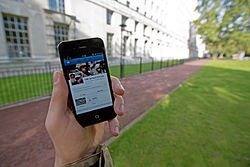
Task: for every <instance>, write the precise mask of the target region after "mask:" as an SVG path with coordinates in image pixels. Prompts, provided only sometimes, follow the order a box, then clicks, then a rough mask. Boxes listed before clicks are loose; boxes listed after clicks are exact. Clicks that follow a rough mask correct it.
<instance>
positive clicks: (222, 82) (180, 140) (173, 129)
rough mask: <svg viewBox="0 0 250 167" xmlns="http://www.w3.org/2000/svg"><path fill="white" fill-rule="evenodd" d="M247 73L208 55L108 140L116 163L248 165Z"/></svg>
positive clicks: (242, 66)
mask: <svg viewBox="0 0 250 167" xmlns="http://www.w3.org/2000/svg"><path fill="white" fill-rule="evenodd" d="M249 73H250V61H232V60H215V61H210V62H209V64H208V65H207V66H206V67H204V68H203V69H201V71H199V72H198V73H196V74H195V75H194V76H193V77H192V78H190V79H188V80H187V81H186V82H185V83H184V84H183V85H182V86H181V87H180V88H178V89H177V90H176V91H175V92H173V93H172V94H171V95H170V96H168V97H166V98H164V99H163V100H162V101H161V102H160V104H158V105H156V106H155V107H154V108H153V109H152V110H151V111H150V112H148V114H146V115H145V117H143V118H142V119H141V120H140V121H139V122H137V123H136V124H134V125H133V126H132V127H131V128H130V129H128V130H127V131H126V132H125V133H123V134H122V135H121V136H120V137H119V138H118V139H116V140H115V141H114V142H113V143H112V144H111V145H110V146H109V147H110V151H111V154H112V157H113V160H114V163H115V165H116V166H117V167H127V166H131V167H144V166H146V167H165V166H166V167H249V165H250V161H249V158H250V131H249V129H250V124H249V121H250V112H249V111H250V103H249V99H250V91H249V83H250V75H249ZM131 98H132V97H131Z"/></svg>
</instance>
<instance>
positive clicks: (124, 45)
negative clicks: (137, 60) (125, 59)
mask: <svg viewBox="0 0 250 167" xmlns="http://www.w3.org/2000/svg"><path fill="white" fill-rule="evenodd" d="M127 48H128V36H124V37H123V56H127Z"/></svg>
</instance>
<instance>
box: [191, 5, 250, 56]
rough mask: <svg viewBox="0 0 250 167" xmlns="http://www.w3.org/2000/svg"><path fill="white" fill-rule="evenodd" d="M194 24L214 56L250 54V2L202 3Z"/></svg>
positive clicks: (198, 8)
mask: <svg viewBox="0 0 250 167" xmlns="http://www.w3.org/2000/svg"><path fill="white" fill-rule="evenodd" d="M198 2H199V3H198V6H197V8H196V9H197V10H198V11H199V12H200V14H201V15H200V18H199V19H198V20H196V21H195V22H194V23H195V24H196V25H197V26H198V34H200V35H202V36H203V38H204V42H205V43H206V46H207V49H208V50H209V52H210V53H212V54H213V55H214V56H217V55H218V54H226V55H232V54H235V53H240V52H245V53H250V0H199V1H198Z"/></svg>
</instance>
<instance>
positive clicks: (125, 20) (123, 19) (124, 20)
mask: <svg viewBox="0 0 250 167" xmlns="http://www.w3.org/2000/svg"><path fill="white" fill-rule="evenodd" d="M127 20H128V18H127V17H126V16H122V25H126V22H127Z"/></svg>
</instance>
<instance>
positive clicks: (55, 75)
mask: <svg viewBox="0 0 250 167" xmlns="http://www.w3.org/2000/svg"><path fill="white" fill-rule="evenodd" d="M59 75H60V74H59V72H58V71H56V72H54V84H55V83H56V82H57V81H58V79H59Z"/></svg>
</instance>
